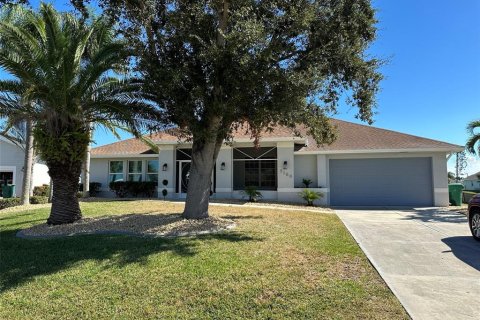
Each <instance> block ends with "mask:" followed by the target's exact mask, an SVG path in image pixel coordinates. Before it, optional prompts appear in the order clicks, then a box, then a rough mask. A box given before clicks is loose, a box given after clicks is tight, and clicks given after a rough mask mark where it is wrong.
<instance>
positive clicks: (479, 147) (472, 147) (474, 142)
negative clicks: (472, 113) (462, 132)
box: [466, 120, 480, 155]
mask: <svg viewBox="0 0 480 320" xmlns="http://www.w3.org/2000/svg"><path fill="white" fill-rule="evenodd" d="M477 129H479V130H480V120H474V121H472V122H470V123H469V124H468V126H467V131H468V133H469V134H470V137H469V138H468V141H467V145H466V148H467V150H468V151H469V152H470V153H473V154H477V155H480V144H478V142H479V141H480V133H479V132H478V131H477V132H475V131H476V130H477Z"/></svg>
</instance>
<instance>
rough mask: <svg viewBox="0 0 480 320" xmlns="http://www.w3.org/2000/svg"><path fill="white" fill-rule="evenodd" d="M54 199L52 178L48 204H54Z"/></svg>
mask: <svg viewBox="0 0 480 320" xmlns="http://www.w3.org/2000/svg"><path fill="white" fill-rule="evenodd" d="M52 198H53V180H52V179H51V178H50V186H49V188H48V203H52Z"/></svg>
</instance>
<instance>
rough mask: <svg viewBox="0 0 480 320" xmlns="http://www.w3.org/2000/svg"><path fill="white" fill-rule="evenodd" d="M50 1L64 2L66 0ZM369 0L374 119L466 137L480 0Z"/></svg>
mask: <svg viewBox="0 0 480 320" xmlns="http://www.w3.org/2000/svg"><path fill="white" fill-rule="evenodd" d="M36 3H37V1H34V5H35V4H36ZM53 3H54V4H55V6H56V7H57V8H59V9H65V8H69V5H68V4H69V2H68V1H54V2H53ZM373 4H374V6H375V8H377V10H378V13H377V18H378V20H379V24H378V28H379V32H378V39H377V41H376V42H375V44H374V45H373V46H372V48H371V49H370V52H371V53H372V54H374V55H376V56H379V57H382V58H387V59H389V63H388V64H387V65H386V66H384V67H383V68H382V72H383V74H384V75H385V80H384V81H383V82H382V91H381V92H380V94H379V95H378V109H377V112H378V113H377V114H376V116H375V118H374V120H375V123H374V126H377V127H381V128H386V129H391V130H396V131H400V132H405V133H410V134H414V135H418V136H423V137H428V138H432V139H438V140H442V141H447V142H451V143H456V144H460V145H464V144H465V141H466V139H467V132H466V130H465V126H466V124H467V123H468V122H469V121H471V120H473V119H476V118H480V114H479V112H478V110H480V108H479V107H480V23H479V21H480V1H478V0H462V1H451V0H422V1H419V0H394V1H392V0H373ZM3 76H5V74H2V73H1V72H0V77H3ZM355 113H356V109H355V108H351V107H346V106H345V107H342V108H341V109H340V110H339V114H338V115H336V116H335V117H336V118H339V119H343V120H347V121H354V122H358V121H357V120H356V119H355V118H354V115H355ZM123 136H124V137H127V136H128V135H127V134H124V135H123ZM94 139H95V141H96V143H97V145H103V144H106V143H111V142H115V141H116V139H115V138H114V137H113V136H112V135H110V134H107V133H106V132H104V131H101V130H99V131H97V132H96V133H95V137H94ZM451 160H453V159H451ZM468 160H469V165H468V167H467V170H466V172H467V173H469V174H471V173H474V172H476V171H480V160H479V159H478V158H476V157H473V156H469V159H468ZM449 169H450V170H452V169H453V161H450V162H449Z"/></svg>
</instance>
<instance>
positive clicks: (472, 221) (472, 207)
mask: <svg viewBox="0 0 480 320" xmlns="http://www.w3.org/2000/svg"><path fill="white" fill-rule="evenodd" d="M468 224H469V226H470V231H471V232H472V236H473V237H474V238H475V240H478V241H480V193H479V194H476V195H474V196H473V198H472V199H471V200H470V202H469V203H468Z"/></svg>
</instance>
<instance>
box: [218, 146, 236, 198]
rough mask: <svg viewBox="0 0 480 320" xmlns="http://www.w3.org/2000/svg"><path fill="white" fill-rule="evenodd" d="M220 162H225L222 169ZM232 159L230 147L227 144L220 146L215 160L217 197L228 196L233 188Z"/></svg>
mask: <svg viewBox="0 0 480 320" xmlns="http://www.w3.org/2000/svg"><path fill="white" fill-rule="evenodd" d="M222 163H224V164H225V167H224V169H223V170H222ZM232 173H233V160H232V148H231V147H229V146H222V148H221V149H220V152H219V153H218V158H217V162H216V179H217V180H216V181H217V183H216V188H215V192H216V196H218V197H219V198H230V197H231V196H232V190H233V180H232V178H233V175H232Z"/></svg>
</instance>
